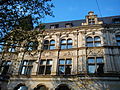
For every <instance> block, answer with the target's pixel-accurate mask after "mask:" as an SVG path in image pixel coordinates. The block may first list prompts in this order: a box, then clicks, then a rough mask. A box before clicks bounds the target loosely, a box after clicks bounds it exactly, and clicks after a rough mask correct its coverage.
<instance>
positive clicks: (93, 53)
mask: <svg viewBox="0 0 120 90" xmlns="http://www.w3.org/2000/svg"><path fill="white" fill-rule="evenodd" d="M87 55H88V56H98V55H103V50H102V49H96V48H95V49H93V48H92V49H88V50H87Z"/></svg>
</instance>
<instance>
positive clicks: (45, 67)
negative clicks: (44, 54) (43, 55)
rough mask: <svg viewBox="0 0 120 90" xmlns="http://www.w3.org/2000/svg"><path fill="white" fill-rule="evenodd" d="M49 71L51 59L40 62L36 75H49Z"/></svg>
mask: <svg viewBox="0 0 120 90" xmlns="http://www.w3.org/2000/svg"><path fill="white" fill-rule="evenodd" d="M51 70H52V60H51V59H47V60H44V59H42V60H40V63H39V72H38V74H43V75H47V74H51Z"/></svg>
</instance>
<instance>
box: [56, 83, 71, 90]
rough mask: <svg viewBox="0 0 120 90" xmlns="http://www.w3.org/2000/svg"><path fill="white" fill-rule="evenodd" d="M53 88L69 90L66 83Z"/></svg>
mask: <svg viewBox="0 0 120 90" xmlns="http://www.w3.org/2000/svg"><path fill="white" fill-rule="evenodd" d="M55 90H70V88H69V87H68V85H66V84H61V85H59V86H58V87H57V88H56V89H55Z"/></svg>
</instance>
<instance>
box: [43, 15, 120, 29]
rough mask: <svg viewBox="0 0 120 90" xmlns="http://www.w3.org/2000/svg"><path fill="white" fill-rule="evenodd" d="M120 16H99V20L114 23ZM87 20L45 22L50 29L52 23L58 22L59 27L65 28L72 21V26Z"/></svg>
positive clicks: (104, 22) (79, 24)
mask: <svg viewBox="0 0 120 90" xmlns="http://www.w3.org/2000/svg"><path fill="white" fill-rule="evenodd" d="M118 18H119V19H120V15H118V16H109V17H102V18H98V21H103V24H113V23H114V22H113V20H114V19H118ZM85 22H86V20H85V19H81V20H72V21H62V22H53V23H45V28H46V29H50V26H51V25H56V24H57V25H59V27H58V28H65V25H66V24H68V23H72V27H76V26H81V25H82V23H85Z"/></svg>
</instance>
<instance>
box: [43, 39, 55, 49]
mask: <svg viewBox="0 0 120 90" xmlns="http://www.w3.org/2000/svg"><path fill="white" fill-rule="evenodd" d="M53 49H55V40H50V41H49V40H45V41H44V50H53Z"/></svg>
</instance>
